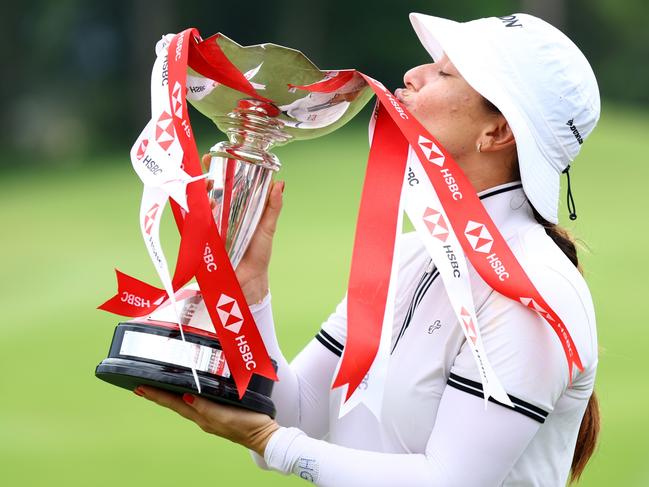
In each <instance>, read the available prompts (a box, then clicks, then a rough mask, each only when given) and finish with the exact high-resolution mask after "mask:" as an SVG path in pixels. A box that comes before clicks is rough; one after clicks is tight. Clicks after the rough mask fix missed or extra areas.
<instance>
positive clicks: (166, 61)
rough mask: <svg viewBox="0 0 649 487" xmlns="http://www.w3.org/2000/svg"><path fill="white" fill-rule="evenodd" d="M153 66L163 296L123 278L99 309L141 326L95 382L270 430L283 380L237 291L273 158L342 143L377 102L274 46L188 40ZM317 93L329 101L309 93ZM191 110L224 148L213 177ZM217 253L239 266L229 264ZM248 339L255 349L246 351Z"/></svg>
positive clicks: (150, 195) (150, 136)
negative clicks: (239, 414)
mask: <svg viewBox="0 0 649 487" xmlns="http://www.w3.org/2000/svg"><path fill="white" fill-rule="evenodd" d="M156 52H157V55H158V56H157V59H156V62H155V64H154V68H153V73H152V80H151V91H152V119H151V121H150V122H149V124H148V125H147V127H146V128H145V130H144V131H143V132H142V135H141V136H140V137H139V138H138V140H137V141H136V143H135V145H134V146H133V149H132V150H131V161H132V163H133V167H134V169H135V171H136V172H137V174H138V175H139V176H140V178H141V179H142V181H143V183H144V192H143V199H142V206H141V211H140V224H141V227H142V235H143V237H144V241H145V243H146V244H147V249H148V250H149V254H150V255H151V258H152V261H153V263H154V265H155V266H156V269H157V270H158V273H159V275H160V277H161V281H162V283H163V285H164V289H161V288H157V287H154V286H151V285H149V284H146V283H143V282H142V281H139V280H137V279H135V278H132V277H130V276H127V275H125V274H122V273H120V272H119V271H117V277H118V293H117V294H116V295H115V296H114V297H113V298H111V299H110V300H108V301H107V302H106V303H104V304H103V305H101V306H100V308H101V309H105V310H107V311H111V312H114V313H117V314H121V315H124V316H129V317H134V319H132V320H131V321H126V322H122V323H119V324H118V326H117V327H116V329H115V333H114V336H113V340H112V343H111V346H110V350H109V353H108V358H106V359H105V360H103V361H102V362H101V363H100V364H99V365H98V366H97V368H96V371H95V374H96V376H97V377H98V378H100V379H102V380H104V381H106V382H109V383H111V384H114V385H117V386H119V387H122V388H126V389H131V390H132V389H135V387H137V386H138V385H152V386H155V387H159V388H162V389H166V390H170V391H174V392H178V393H184V392H190V393H194V394H195V393H196V392H197V391H198V393H199V394H200V395H202V396H204V397H207V398H209V399H212V400H215V401H218V402H223V403H228V404H233V405H238V406H241V407H244V408H248V409H251V410H255V411H259V412H263V413H266V414H269V415H270V416H271V417H273V416H274V414H275V407H274V405H273V403H272V401H271V400H270V394H271V391H272V387H273V383H274V382H273V379H274V377H273V374H272V373H270V374H269V373H265V374H262V373H260V372H258V371H257V370H256V369H255V367H256V366H257V363H256V362H255V360H257V361H258V358H257V357H258V356H259V354H260V352H259V350H261V351H262V352H261V353H262V354H265V353H266V352H265V348H264V347H263V344H261V347H257V349H256V350H255V349H254V346H253V343H252V339H253V338H254V336H253V335H254V333H256V336H257V339H258V340H260V338H259V336H258V332H257V330H256V327H255V325H254V322H253V323H252V324H251V325H252V328H250V323H249V322H250V321H251V315H250V311H249V310H248V309H247V305H246V303H245V299H242V298H241V296H242V294H241V289H240V286H239V284H238V283H236V278H234V277H233V276H234V269H236V268H237V266H238V265H239V263H240V262H241V260H242V258H243V256H244V254H245V253H246V250H247V248H248V245H249V243H250V241H251V238H252V236H253V234H254V233H255V230H256V228H257V225H258V223H259V221H260V218H261V215H262V213H263V211H264V207H265V205H266V201H267V197H268V195H269V189H270V187H271V182H272V179H273V175H274V174H275V173H276V172H277V171H279V170H280V168H281V164H280V161H279V159H278V158H277V156H275V155H274V154H272V152H270V150H271V149H272V148H273V147H275V146H279V145H283V144H286V143H288V142H292V141H294V140H302V139H311V138H315V137H319V136H322V135H325V134H328V133H330V132H332V131H334V130H336V129H337V128H339V127H341V126H342V125H344V124H345V123H347V122H348V121H349V120H350V119H351V118H352V117H354V115H356V114H357V113H358V112H359V111H360V110H361V108H362V107H363V106H364V105H365V104H366V103H367V101H368V100H369V99H370V98H371V97H372V96H373V93H372V91H371V89H369V87H368V86H367V83H366V82H365V80H364V79H363V78H362V77H361V76H360V75H359V74H358V73H356V72H354V71H321V70H319V69H318V68H317V67H316V66H315V65H313V63H311V62H310V61H309V59H307V57H306V56H304V55H303V54H302V53H301V52H299V51H296V50H293V49H289V48H286V47H282V46H278V45H275V44H261V45H256V46H248V47H242V46H240V45H238V44H237V43H236V42H234V41H232V40H230V39H228V38H227V37H226V36H224V35H222V34H216V35H214V36H212V37H210V38H208V39H206V40H201V39H200V37H199V36H198V32H197V31H196V30H194V29H188V30H187V31H184V32H183V33H181V34H178V35H177V36H171V35H169V36H165V37H164V38H163V40H162V41H160V42H159V43H158V45H157V47H156ZM308 86H319V87H324V88H325V89H320V90H308V89H301V88H303V87H308ZM186 102H189V103H190V104H191V105H193V106H194V107H195V108H196V109H197V110H198V111H199V112H200V113H202V114H203V115H205V116H206V117H208V118H210V119H211V120H212V121H213V122H214V123H215V124H216V126H217V127H218V128H219V129H220V130H221V131H223V132H224V133H225V134H226V135H227V138H228V140H227V141H224V142H220V143H218V144H216V145H215V146H214V147H212V149H211V151H210V154H209V158H207V160H206V161H205V162H207V163H208V164H207V166H208V167H209V170H208V172H207V173H206V174H201V171H200V166H199V165H198V164H197V155H196V154H195V152H196V149H195V143H194V142H193V135H192V133H191V127H190V125H189V119H188V118H187V113H186V112H187V109H186V108H187V107H186ZM184 138H187V139H188V140H185V139H184ZM188 141H189V142H188ZM192 154H194V155H193V157H192ZM197 168H199V169H197ZM203 179H206V180H207V182H205V181H203ZM206 192H207V196H206ZM167 202H170V206H171V209H172V211H173V215H174V218H175V221H176V224H177V226H178V229H179V231H180V233H181V245H180V251H179V255H178V259H177V264H176V269H175V272H174V275H173V276H170V275H169V271H168V268H167V264H166V259H165V258H164V253H163V252H162V248H161V246H160V242H159V234H158V230H159V224H160V217H161V214H162V209H163V208H164V206H165V204H166V203H167ZM201 216H203V217H204V218H201ZM207 217H209V218H207ZM206 219H207V220H211V221H209V222H208V224H206V223H205V222H206ZM210 225H211V226H210ZM211 228H215V230H210V229H211ZM210 232H212V233H210ZM210 235H212V236H213V237H214V235H215V236H216V237H214V238H212V240H210ZM219 248H223V255H224V256H225V257H224V259H225V260H226V261H227V260H228V259H229V262H225V263H224V262H220V261H219V259H218V255H219V254H218V249H219ZM196 262H198V264H197V265H198V267H196V264H195V263H196ZM196 269H198V270H196ZM193 277H196V281H197V282H196V283H189V282H190V280H191V279H192V278H193ZM232 280H234V281H235V282H234V283H233V282H231V281H232ZM228 286H230V287H228ZM229 289H231V290H229ZM226 291H227V292H226ZM237 293H239V294H237ZM237 297H238V298H239V299H237ZM246 326H248V328H247V330H248V331H247V333H246V336H247V338H246V340H248V341H251V343H250V344H248V343H247V342H245V343H244V340H242V338H241V337H242V336H243V330H244V328H245V327H246ZM242 327H244V328H242ZM251 337H252V338H251ZM226 339H227V340H226ZM246 347H248V348H246ZM266 357H267V354H266ZM269 360H270V364H273V365H274V363H273V361H272V357H270V358H269ZM237 370H240V371H241V372H238V373H237ZM242 372H243V373H242ZM271 372H272V371H271ZM237 374H238V375H237ZM241 377H243V378H241Z"/></svg>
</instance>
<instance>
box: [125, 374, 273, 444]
mask: <svg viewBox="0 0 649 487" xmlns="http://www.w3.org/2000/svg"><path fill="white" fill-rule="evenodd" d="M134 392H135V393H136V394H137V395H138V396H142V397H144V398H146V399H149V400H150V401H153V402H155V403H157V404H159V405H160V406H164V407H166V408H169V409H173V410H174V411H176V412H177V413H178V414H180V415H181V416H183V417H185V418H187V419H189V420H191V421H193V422H194V423H196V424H197V425H198V426H199V427H200V428H201V429H202V430H203V431H205V432H207V433H212V434H213V435H217V436H221V437H222V438H226V439H228V440H230V441H233V442H235V443H239V444H240V445H243V446H245V447H246V448H248V449H249V450H253V451H255V452H257V453H258V454H259V455H261V456H264V450H265V449H266V445H267V444H268V440H269V439H270V436H271V435H272V434H273V433H274V432H275V431H276V430H277V429H278V428H279V425H278V424H277V423H276V422H275V421H274V420H272V419H271V418H270V416H267V415H266V414H262V413H256V412H254V411H249V410H247V409H243V408H238V407H234V406H226V405H224V404H217V403H215V402H212V401H209V400H207V399H205V398H202V397H198V396H194V395H192V394H184V395H183V396H182V397H181V396H179V395H178V394H173V393H171V392H167V391H163V390H161V389H156V388H154V387H149V386H139V387H137V388H136V389H135V391H134Z"/></svg>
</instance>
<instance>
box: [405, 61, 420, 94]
mask: <svg viewBox="0 0 649 487" xmlns="http://www.w3.org/2000/svg"><path fill="white" fill-rule="evenodd" d="M418 67H419V66H415V67H414V68H411V69H409V70H408V71H406V73H405V74H404V75H403V86H404V87H405V88H406V89H408V90H413V91H417V89H418V86H419V83H418V82H417V68H418Z"/></svg>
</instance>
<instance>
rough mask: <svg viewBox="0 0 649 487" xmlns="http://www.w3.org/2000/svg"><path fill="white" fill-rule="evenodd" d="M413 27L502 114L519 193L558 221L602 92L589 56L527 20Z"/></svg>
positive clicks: (429, 22)
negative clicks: (567, 180)
mask: <svg viewBox="0 0 649 487" xmlns="http://www.w3.org/2000/svg"><path fill="white" fill-rule="evenodd" d="M410 21H411V22H412V25H413V27H414V29H415V32H416V33H417V36H418V37H419V40H420V41H421V43H422V44H423V45H424V47H425V48H426V50H427V51H428V52H429V53H430V55H431V56H432V57H433V59H435V60H437V59H439V58H441V57H442V54H443V53H446V55H447V56H448V58H449V59H450V60H451V62H452V63H453V64H454V65H455V67H456V68H457V69H458V71H459V72H460V74H462V76H463V77H464V79H465V80H466V81H467V82H468V83H469V84H470V85H471V86H472V87H473V89H475V90H476V91H477V92H478V93H480V94H481V95H482V96H483V97H485V98H486V99H487V100H489V101H490V102H491V103H493V104H494V105H495V106H496V107H497V108H498V109H499V110H500V112H501V113H502V114H503V115H504V117H505V119H506V120H507V122H508V123H509V126H510V127H511V129H512V132H513V133H514V137H515V138H516V148H517V151H518V163H519V167H520V172H521V179H522V182H523V190H524V191H525V194H526V195H527V197H528V199H529V200H530V202H531V203H532V206H534V208H535V209H536V210H537V211H538V212H539V213H540V214H541V216H543V218H545V219H546V220H548V221H549V222H551V223H557V222H558V221H559V218H558V204H559V189H560V179H561V173H562V172H563V171H564V170H565V169H566V168H567V167H568V166H569V165H570V162H571V161H572V160H573V159H574V158H575V157H576V156H577V154H578V153H579V149H580V148H581V144H582V143H583V141H584V140H585V139H586V137H588V135H589V134H590V133H591V132H592V130H593V128H595V125H596V124H597V121H598V120H599V112H600V101H599V89H598V87H597V80H596V79H595V75H594V73H593V70H592V68H591V67H590V64H588V61H587V60H586V57H585V56H584V55H583V54H582V52H581V51H580V50H579V48H578V47H577V46H576V45H575V44H574V43H573V42H572V41H571V40H570V39H568V37H566V36H565V35H564V34H563V33H562V32H561V31H559V30H558V29H556V28H555V27H553V26H551V25H550V24H548V23H547V22H545V21H543V20H541V19H539V18H537V17H533V16H532V15H527V14H513V15H508V16H505V17H490V18H485V19H478V20H473V21H471V22H465V23H460V22H454V21H452V20H447V19H442V18H439V17H432V16H430V15H423V14H416V13H412V14H410ZM433 135H435V134H433Z"/></svg>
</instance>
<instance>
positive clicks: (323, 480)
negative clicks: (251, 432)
mask: <svg viewBox="0 0 649 487" xmlns="http://www.w3.org/2000/svg"><path fill="white" fill-rule="evenodd" d="M481 198H482V199H483V203H484V205H485V207H486V209H487V211H488V212H489V213H490V215H491V217H492V219H493V220H494V222H495V223H496V225H497V226H498V227H499V229H500V231H501V233H502V234H503V236H504V237H505V239H506V240H507V241H508V243H509V245H510V246H511V248H512V250H513V251H514V253H515V255H516V257H517V258H518V260H519V261H520V262H521V264H522V265H523V267H524V269H525V270H526V272H527V273H528V275H529V276H530V279H531V280H532V282H533V283H534V284H535V286H536V287H537V289H538V290H539V291H540V292H541V294H542V295H543V296H544V297H545V299H546V301H548V302H549V303H550V304H551V305H552V306H553V307H554V309H555V311H556V312H557V313H558V314H559V315H560V316H561V317H562V318H563V321H564V323H565V324H566V326H567V328H568V330H569V332H570V334H571V336H572V338H573V340H574V342H575V344H576V347H577V350H578V352H579V354H580V357H581V359H582V363H583V365H584V371H583V372H582V373H576V374H575V376H574V377H573V380H572V382H570V381H569V377H568V369H567V364H566V359H565V356H564V352H563V349H562V346H561V343H560V341H559V339H558V338H557V337H556V335H555V332H554V331H553V330H552V329H551V328H550V326H548V324H547V323H546V322H545V321H544V320H543V319H542V318H540V317H539V316H538V315H537V314H536V313H534V312H533V311H531V310H529V309H528V308H527V307H525V306H523V305H522V304H520V303H518V302H515V301H512V300H510V299H508V298H505V297H504V296H502V295H500V294H499V293H497V292H495V291H493V289H491V288H490V287H489V286H487V285H486V283H484V281H482V279H481V278H480V277H479V276H478V275H477V273H475V271H474V270H473V269H472V268H471V269H470V271H471V279H472V284H473V298H474V302H475V304H476V311H477V316H478V321H479V323H480V327H481V332H482V338H483V341H484V346H485V350H486V353H487V355H488V357H489V359H490V361H491V364H492V366H493V368H494V370H495V372H496V374H497V375H498V378H499V379H500V381H501V382H502V384H503V385H504V387H505V389H506V391H507V392H508V394H509V396H510V398H511V400H512V402H513V403H514V408H509V407H506V406H503V405H500V404H497V403H493V402H490V403H489V406H488V407H487V408H486V410H485V404H484V400H483V398H482V387H481V384H480V378H479V375H478V371H477V369H476V365H475V362H474V361H473V358H472V354H471V350H470V349H469V347H468V346H467V345H466V343H465V338H464V335H463V333H462V330H461V328H460V326H459V324H458V323H457V321H456V318H455V315H454V314H453V310H452V309H451V306H450V304H449V302H448V298H447V296H446V292H445V290H444V287H443V284H442V280H441V279H439V278H438V277H437V276H438V273H437V272H436V270H435V269H434V267H433V266H432V265H431V263H430V259H429V258H428V256H427V254H426V251H425V249H424V247H423V245H421V244H420V243H419V240H418V238H417V236H416V235H415V234H407V235H404V236H403V237H402V238H403V242H402V256H401V262H400V264H401V265H400V271H399V286H398V293H397V299H396V306H395V320H394V323H395V325H394V330H393V334H392V354H391V358H390V365H389V372H388V378H387V383H386V390H385V396H384V402H383V407H382V417H381V420H380V421H377V420H376V419H375V418H374V416H373V415H372V414H371V413H370V412H369V411H368V410H367V409H365V408H364V407H363V406H359V407H357V408H355V409H354V410H352V411H351V412H350V413H348V414H347V415H345V416H343V417H342V418H339V417H338V408H339V405H340V399H341V398H340V394H341V391H340V390H339V389H336V390H331V388H330V385H331V383H332V380H333V376H334V373H335V370H336V366H337V363H338V360H339V358H340V356H341V353H342V350H343V348H344V345H345V338H346V324H347V320H346V301H345V300H343V302H342V303H340V305H339V306H338V307H337V309H336V311H335V312H334V313H333V314H332V315H331V316H330V317H329V319H328V320H327V321H326V322H325V323H324V324H323V325H322V328H321V330H320V331H319V332H318V334H317V335H316V337H315V339H314V340H312V341H311V342H310V343H308V344H307V345H306V347H305V348H304V349H303V350H302V351H301V352H300V353H299V354H298V356H297V357H296V358H295V359H294V360H293V361H292V363H291V364H290V365H289V364H288V363H287V361H286V359H285V358H284V357H283V355H282V353H281V350H280V347H279V344H278V342H277V338H276V336H275V329H274V323H273V317H272V310H271V303H270V297H269V296H268V297H267V298H266V299H265V300H264V302H263V303H262V304H261V305H258V306H254V307H253V308H252V311H253V314H254V317H255V321H256V322H257V325H258V326H259V328H260V331H261V334H262V336H263V338H264V341H265V343H266V346H267V348H268V351H269V354H270V355H271V357H273V358H274V359H275V360H277V362H278V364H279V369H278V375H279V382H278V383H276V384H275V388H274V390H273V394H272V399H273V401H274V402H275V405H276V407H277V421H278V423H279V424H280V425H281V426H282V428H280V429H279V430H278V431H277V432H276V433H274V434H273V436H272V437H271V439H270V441H269V443H268V446H267V448H266V451H265V454H264V459H261V458H259V457H258V456H257V455H253V456H254V457H255V461H256V462H257V463H258V464H259V465H260V466H262V467H264V468H268V467H270V468H272V469H275V470H278V471H280V472H283V473H291V472H292V473H294V474H296V475H298V476H300V477H302V478H304V479H307V480H309V481H311V482H313V483H315V484H316V485H320V486H348V485H349V486H352V485H353V486H363V485H367V486H397V485H398V486H418V485H422V486H423V485H426V486H456V485H457V486H485V487H486V486H496V485H505V486H514V485H516V486H555V485H565V482H566V479H567V476H568V474H569V470H570V464H571V461H572V456H573V451H574V447H575V442H576V438H577V434H578V431H579V426H580V423H581V419H582V417H583V413H584V411H585V408H586V405H587V402H588V399H589V397H590V395H591V393H592V390H593V385H594V380H595V371H596V366H597V336H596V328H595V318H594V311H593V306H592V302H591V298H590V293H589V291H588V288H587V286H586V284H585V282H584V280H583V278H582V276H581V274H580V273H579V272H578V271H577V269H576V268H575V267H574V266H573V265H572V263H571V262H570V261H569V260H568V259H567V258H566V257H565V256H564V254H563V253H562V252H561V250H560V249H558V248H557V247H556V245H555V244H554V243H553V242H552V241H551V239H550V238H549V237H547V235H546V234H545V231H544V229H543V228H542V227H541V226H540V225H538V224H537V223H536V222H535V220H534V218H533V216H532V213H531V208H530V206H529V204H528V203H527V201H526V199H525V197H524V195H523V192H522V190H521V189H520V184H508V185H503V186H500V187H497V188H492V190H488V191H487V192H485V193H483V194H482V195H481ZM361 387H362V384H361Z"/></svg>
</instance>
